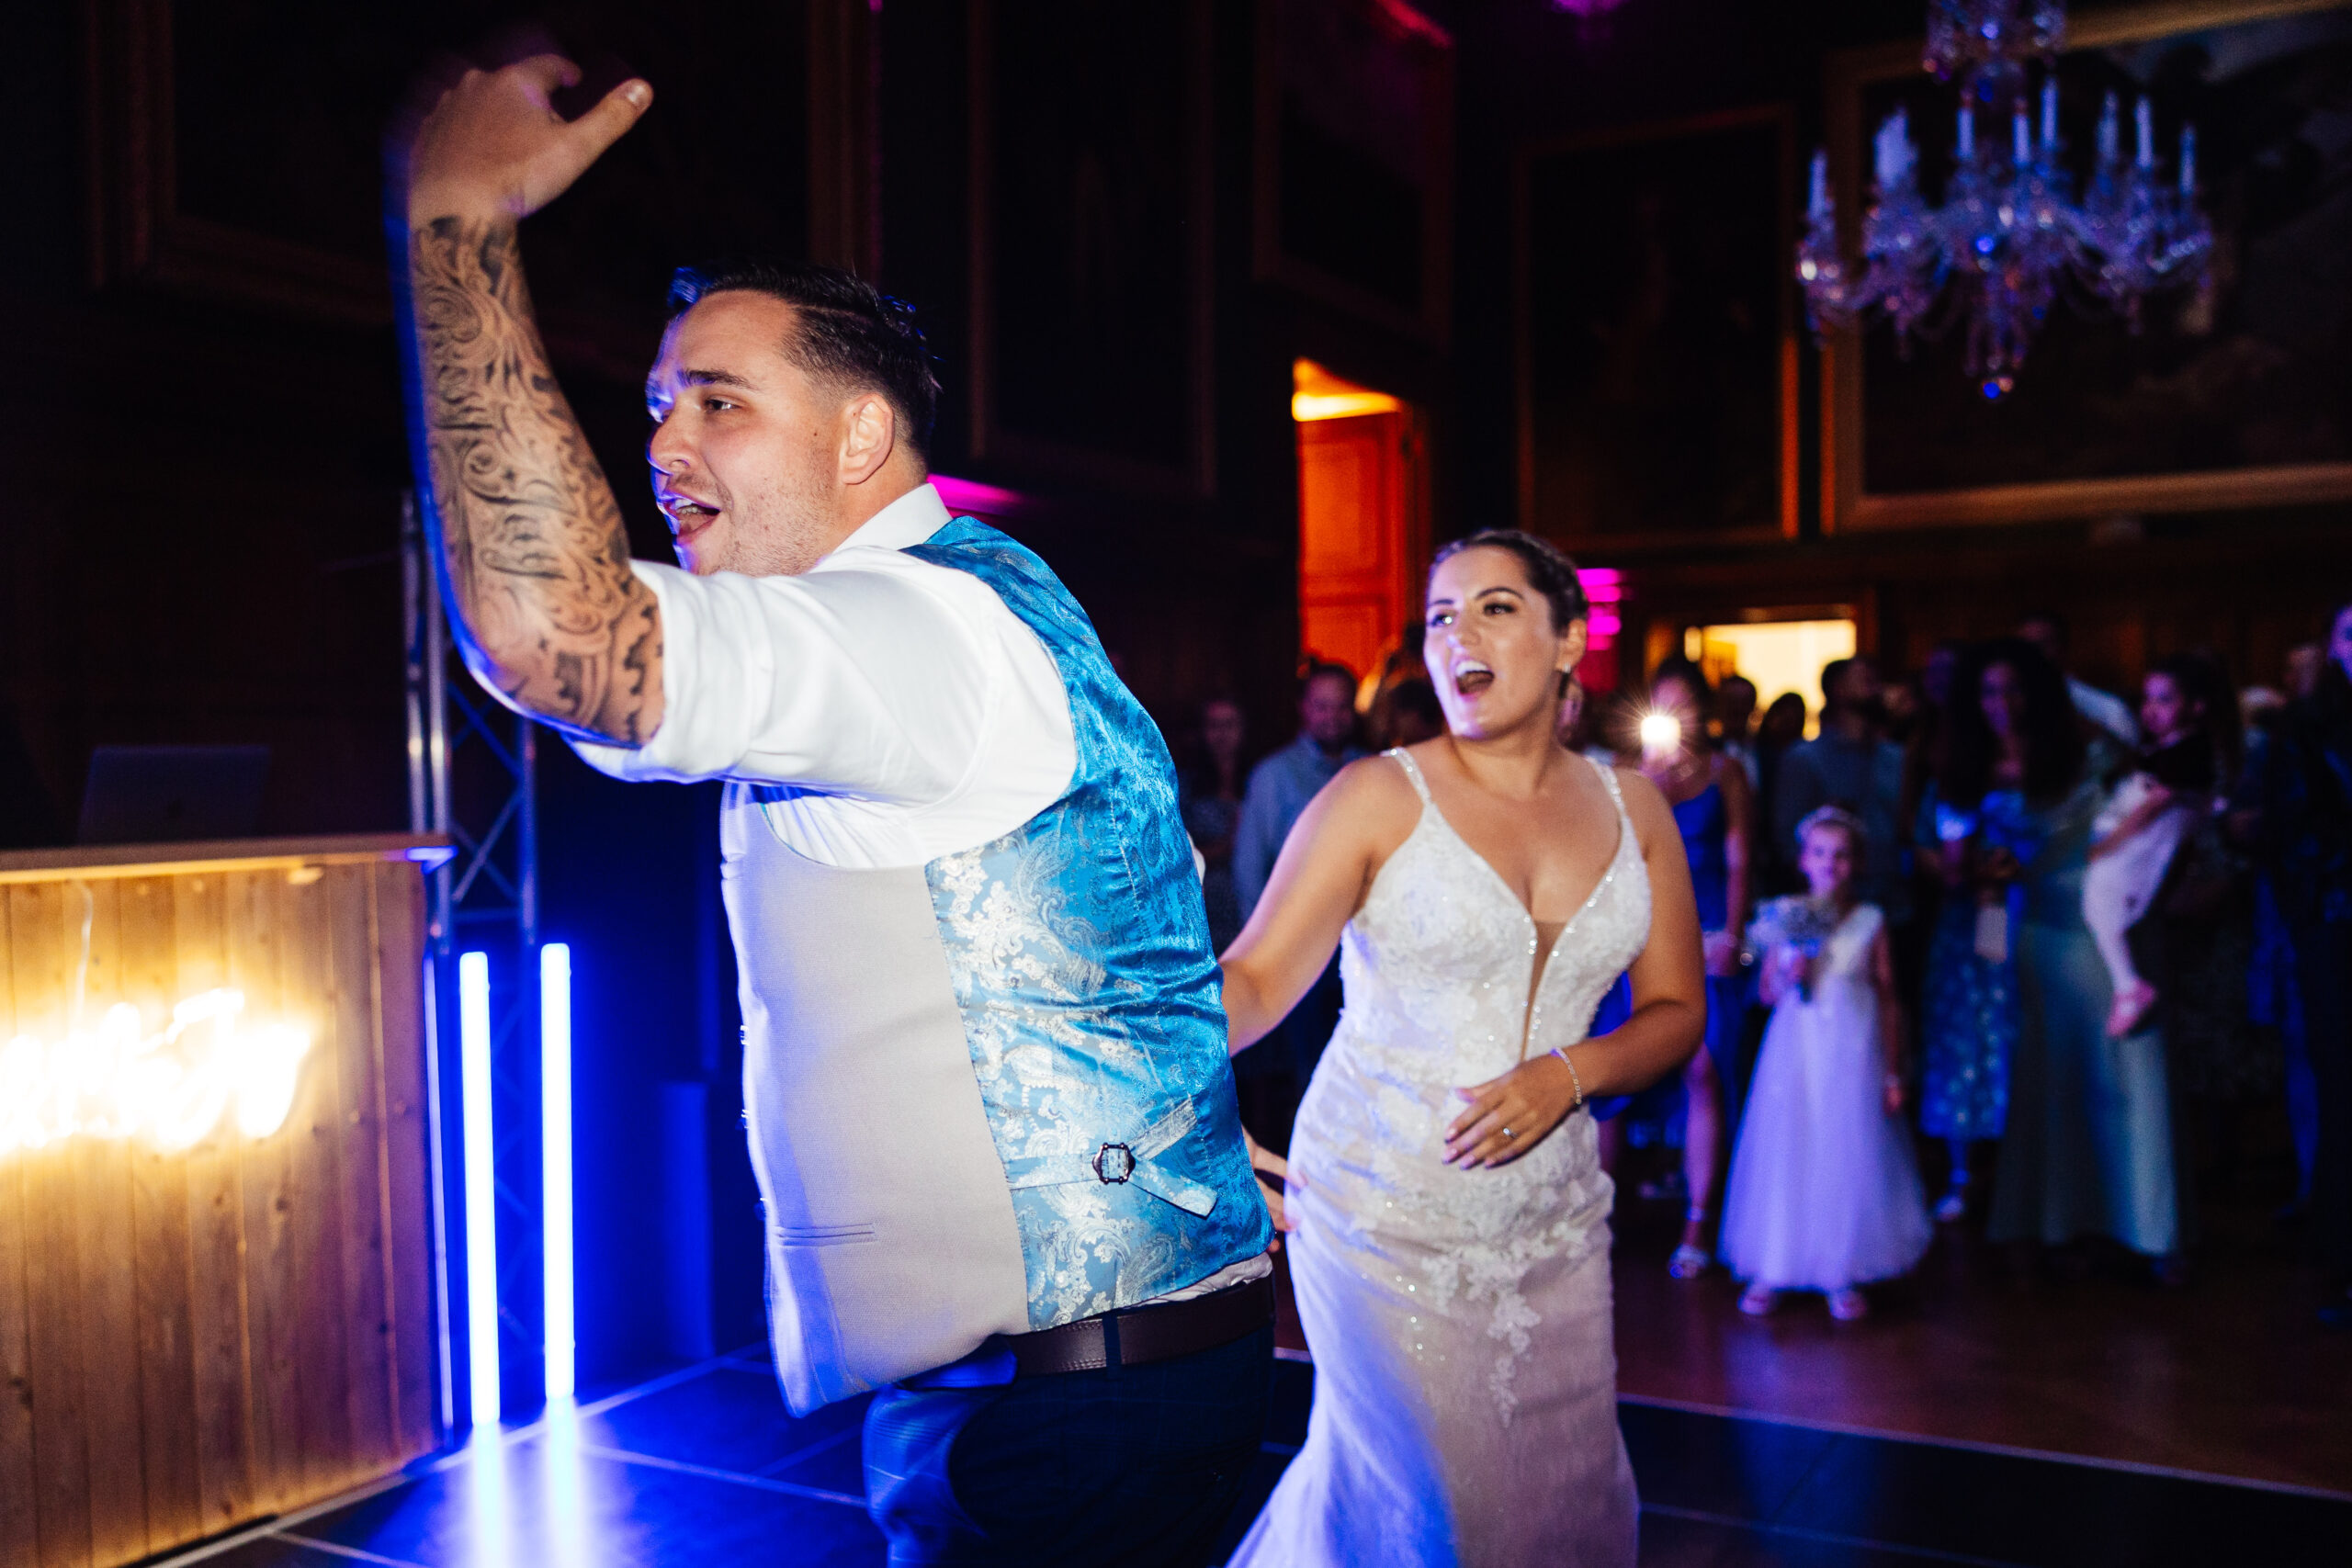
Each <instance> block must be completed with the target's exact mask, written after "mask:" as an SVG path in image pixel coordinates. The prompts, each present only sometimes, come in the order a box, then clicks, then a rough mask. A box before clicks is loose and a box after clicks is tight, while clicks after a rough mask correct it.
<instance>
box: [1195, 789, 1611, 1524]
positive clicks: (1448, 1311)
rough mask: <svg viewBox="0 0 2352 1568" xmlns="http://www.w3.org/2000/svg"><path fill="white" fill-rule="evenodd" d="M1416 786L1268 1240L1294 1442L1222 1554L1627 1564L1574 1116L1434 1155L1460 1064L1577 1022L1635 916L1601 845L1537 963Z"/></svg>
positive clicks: (1603, 1217)
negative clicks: (1283, 1293) (1519, 1142)
mask: <svg viewBox="0 0 2352 1568" xmlns="http://www.w3.org/2000/svg"><path fill="white" fill-rule="evenodd" d="M1388 755H1389V756H1391V757H1393V758H1395V759H1396V760H1397V763H1398V764H1399V765H1401V766H1402V767H1403V768H1404V770H1405V772H1406V774H1407V776H1408V777H1409V778H1410V779H1411V780H1412V784H1413V787H1414V789H1415V791H1417V792H1418V793H1419V795H1420V797H1421V816H1420V820H1419V823H1418V824H1416V825H1415V827H1414V829H1413V831H1412V834H1411V836H1409V837H1408V838H1407V839H1406V840H1405V842H1404V843H1403V844H1402V845H1400V846H1399V847H1398V848H1397V852H1396V853H1395V854H1393V855H1391V856H1390V857H1389V859H1388V862H1387V863H1386V864H1385V865H1384V866H1382V867H1381V870H1380V874H1379V875H1378V877H1376V878H1375V879H1374V882H1373V885H1372V891H1371V893H1370V894H1369V896H1367V897H1366V898H1365V899H1364V905H1363V909H1362V910H1361V911H1360V912H1359V913H1358V914H1357V916H1356V918H1355V919H1353V920H1351V921H1350V922H1349V924H1348V928H1347V931H1346V933H1345V934H1344V935H1343V936H1342V938H1341V940H1340V973H1341V975H1342V976H1344V978H1345V982H1346V988H1347V1009H1346V1011H1345V1013H1344V1014H1343V1015H1342V1016H1341V1018H1340V1027H1339V1031H1338V1032H1337V1033H1336V1034H1334V1035H1333V1036H1332V1039H1331V1043H1330V1046H1329V1049H1328V1050H1327V1051H1325V1053H1324V1055H1323V1061H1322V1065H1321V1066H1319V1067H1317V1069H1316V1073H1315V1081H1314V1082H1313V1084H1312V1085H1311V1086H1310V1087H1309V1088H1308V1089H1307V1092H1306V1100H1305V1103H1304V1104H1302V1105H1301V1107H1300V1108H1299V1114H1298V1125H1297V1129H1296V1131H1295V1134H1293V1136H1292V1141H1291V1154H1290V1157H1291V1162H1292V1165H1293V1168H1295V1169H1296V1170H1298V1171H1299V1172H1300V1173H1301V1174H1302V1175H1303V1176H1304V1177H1305V1179H1306V1188H1305V1190H1303V1191H1301V1192H1299V1193H1297V1194H1296V1195H1295V1196H1294V1197H1293V1198H1292V1199H1291V1200H1290V1202H1291V1205H1292V1209H1293V1212H1294V1213H1296V1214H1298V1215H1299V1217H1300V1220H1301V1222H1302V1224H1301V1229H1300V1230H1299V1231H1298V1233H1297V1234H1296V1235H1294V1236H1292V1237H1291V1238H1290V1239H1289V1241H1287V1242H1286V1243H1285V1244H1284V1245H1285V1249H1286V1250H1287V1251H1288V1253H1289V1255H1290V1269H1291V1279H1292V1281H1293V1283H1294V1284H1295V1286H1296V1288H1297V1293H1298V1310H1299V1316H1300V1319H1301V1321H1302V1322H1303V1324H1304V1325H1305V1327H1306V1337H1307V1343H1308V1345H1309V1346H1310V1347H1311V1348H1312V1350H1313V1353H1314V1357H1315V1404H1314V1410H1313V1413H1312V1415H1311V1416H1309V1418H1308V1422H1307V1433H1306V1447H1305V1448H1304V1449H1302V1450H1300V1451H1299V1454H1298V1457H1297V1458H1296V1459H1295V1460H1293V1461H1291V1465H1290V1468H1289V1469H1288V1471H1286V1472H1284V1473H1283V1479H1282V1482H1281V1484H1280V1485H1278V1486H1277V1487H1276V1488H1275V1490H1274V1495H1273V1496H1272V1499H1271V1500H1270V1501H1269V1502H1268V1503H1267V1505H1266V1508H1265V1511H1264V1513H1262V1514H1261V1515H1260V1516H1259V1518H1258V1520H1257V1523H1256V1524H1255V1525H1254V1526H1253V1527H1252V1528H1251V1529H1250V1534H1249V1536H1248V1538H1247V1539H1245V1540H1243V1541H1242V1543H1241V1547H1240V1550H1239V1551H1238V1552H1236V1553H1235V1555H1234V1557H1233V1559H1232V1562H1233V1563H1234V1564H1235V1565H1237V1568H1238V1565H1241V1564H1249V1565H1250V1568H1323V1565H1330V1568H1340V1565H1342V1564H1344V1565H1348V1568H1355V1565H1358V1564H1374V1563H1377V1564H1382V1565H1384V1568H1385V1565H1389V1564H1396V1565H1398V1568H1406V1565H1414V1568H1420V1565H1426V1568H1454V1565H1461V1568H1506V1565H1508V1568H1520V1565H1526V1568H1537V1565H1539V1564H1540V1565H1543V1568H1569V1565H1576V1564H1582V1565H1607V1568H1630V1565H1631V1564H1632V1562H1634V1529H1635V1508H1636V1505H1635V1500H1634V1475H1633V1471H1632V1468H1631V1467H1630V1466H1629V1465H1628V1464H1627V1462H1626V1459H1625V1446H1624V1442H1623V1438H1620V1436H1619V1435H1618V1430H1617V1357H1616V1348H1615V1344H1614V1338H1613V1336H1612V1333H1611V1321H1610V1283H1609V1209H1610V1199H1611V1191H1612V1189H1611V1184H1610V1180H1609V1178H1608V1176H1607V1175H1606V1174H1605V1173H1604V1172H1603V1171H1602V1170H1601V1168H1600V1151H1599V1147H1598V1144H1597V1142H1596V1139H1595V1135H1594V1130H1593V1123H1592V1118H1591V1117H1590V1116H1589V1115H1587V1114H1584V1113H1583V1112H1577V1114H1574V1115H1571V1116H1570V1117H1568V1118H1567V1120H1566V1121H1565V1122H1562V1123H1561V1124H1560V1125H1559V1126H1558V1127H1557V1128H1555V1129H1554V1131H1553V1132H1552V1134H1551V1135H1550V1136H1549V1137H1547V1138H1545V1139H1544V1141H1543V1142H1542V1143H1540V1144H1538V1145H1535V1147H1533V1148H1532V1149H1531V1150H1529V1151H1528V1152H1527V1153H1526V1154H1525V1155H1522V1156H1521V1157H1519V1158H1518V1159H1516V1160H1514V1161H1512V1162H1511V1163H1510V1164H1508V1165H1503V1166H1498V1167H1497V1168H1493V1169H1491V1170H1463V1169H1458V1168H1454V1167H1452V1166H1449V1165H1447V1164H1445V1163H1444V1140H1445V1129H1446V1127H1447V1125H1448V1124H1449V1123H1450V1122H1452V1121H1453V1118H1454V1117H1455V1116H1457V1115H1458V1114H1460V1112H1461V1111H1462V1109H1463V1106H1464V1102H1463V1101H1462V1100H1459V1099H1457V1098H1455V1096H1454V1093H1453V1091H1454V1090H1455V1089H1458V1088H1464V1087H1467V1086H1469V1085H1472V1084H1478V1083H1484V1082H1485V1081H1487V1079H1489V1078H1492V1077H1498V1076H1499V1075H1501V1074H1502V1073H1504V1072H1506V1071H1508V1070H1510V1067H1511V1066H1513V1065H1515V1064H1517V1063H1518V1062H1520V1061H1521V1060H1525V1059H1529V1058H1532V1057H1533V1056H1536V1055H1541V1054H1543V1053H1544V1052H1546V1051H1549V1050H1550V1049H1551V1048H1552V1047H1553V1046H1555V1045H1572V1044H1574V1043H1577V1041H1579V1040H1581V1039H1583V1038H1584V1035H1585V1031H1586V1030H1587V1028H1589V1025H1590V1023H1591V1021H1592V1015H1593V1010H1594V1009H1595V1008H1597V1007H1598V1006H1599V1005H1600V998H1601V997H1602V995H1603V994H1604V993H1605V992H1606V991H1607V990H1608V988H1609V987H1610V986H1611V985H1612V984H1613V983H1614V982H1615V981H1616V978H1617V976H1619V975H1620V974H1621V973H1622V972H1623V970H1624V968H1625V966H1626V965H1627V964H1631V963H1632V962H1633V960H1634V958H1635V957H1636V956H1637V955H1638V954H1639V953H1640V952H1641V950H1642V947H1643V945H1644V944H1645V942H1647V941H1648V939H1649V929H1650V887H1649V878H1648V875H1647V873H1646V871H1645V867H1644V864H1643V862H1642V854H1641V848H1640V845H1639V844H1638V843H1637V842H1636V841H1635V839H1634V826H1633V822H1632V820H1631V819H1630V818H1628V817H1627V816H1626V815H1625V807H1624V801H1623V797H1622V796H1621V795H1619V792H1618V785H1617V777H1616V774H1615V773H1612V772H1611V771H1610V770H1608V769H1606V768H1603V769H1601V770H1600V773H1601V777H1602V779H1603V780H1604V782H1605V783H1606V784H1607V785H1608V788H1609V794H1610V797H1611V799H1612V800H1614V801H1615V802H1616V804H1617V818H1618V845H1617V852H1616V854H1615V855H1614V857H1613V858H1611V861H1610V863H1609V869H1608V871H1607V872H1606V873H1604V874H1602V876H1601V878H1600V883H1599V885H1598V886H1595V887H1594V888H1593V891H1592V896H1591V897H1589V899H1587V900H1586V902H1585V904H1584V907H1583V908H1581V909H1579V910H1578V911H1577V914H1576V917H1575V918H1574V919H1571V920H1570V921H1569V922H1568V923H1567V925H1566V927H1565V928H1564V929H1563V930H1562V931H1561V933H1560V935H1559V937H1558V939H1557V940H1556V942H1555V943H1554V945H1553V949H1552V953H1551V955H1550V958H1549V959H1548V961H1546V962H1545V964H1544V971H1543V975H1542V978H1541V980H1540V982H1537V983H1536V986H1535V989H1534V992H1533V996H1532V1002H1531V998H1530V982H1531V980H1532V979H1533V978H1534V971H1533V968H1532V965H1533V964H1536V963H1537V962H1538V960H1539V956H1540V955H1539V953H1538V952H1537V948H1538V943H1539V938H1538V935H1537V932H1536V929H1535V923H1534V921H1533V920H1532V919H1531V918H1530V917H1529V916H1528V914H1527V911H1526V908H1525V907H1524V906H1523V905H1521V903H1520V901H1519V899H1518V898H1517V897H1515V896H1514V895H1513V894H1512V892H1511V890H1510V887H1509V886H1508V885H1506V884H1505V883H1504V881H1503V880H1502V878H1501V877H1500V876H1499V875H1498V874H1496V872H1495V870H1494V869H1493V867H1491V866H1489V865H1488V864H1487V863H1486V862H1485V861H1484V860H1482V859H1480V858H1479V856H1478V854H1477V852H1476V851H1474V850H1472V849H1471V848H1470V846H1469V845H1468V844H1467V843H1465V842H1464V840H1462V839H1461V837H1460V836H1459V835H1457V834H1456V833H1455V832H1454V831H1453V828H1452V827H1451V826H1449V825H1448V824H1447V822H1446V820H1445V818H1443V817H1442V816H1441V815H1440V814H1439V812H1438V809H1437V807H1435V806H1434V805H1433V804H1431V802H1430V795H1429V787H1428V785H1427V784H1425V783H1424V782H1423V780H1422V778H1421V775H1420V772H1419V768H1418V767H1416V766H1415V764H1414V762H1413V760H1412V758H1411V757H1410V756H1408V755H1407V754H1406V753H1405V752H1403V751H1391V752H1389V753H1388Z"/></svg>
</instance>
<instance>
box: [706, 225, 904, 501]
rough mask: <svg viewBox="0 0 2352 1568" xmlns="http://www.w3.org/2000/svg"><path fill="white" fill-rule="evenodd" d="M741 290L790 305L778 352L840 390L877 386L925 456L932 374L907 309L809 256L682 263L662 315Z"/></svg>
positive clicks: (849, 274)
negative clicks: (791, 321) (789, 333)
mask: <svg viewBox="0 0 2352 1568" xmlns="http://www.w3.org/2000/svg"><path fill="white" fill-rule="evenodd" d="M732 289H749V290H750V291H751V292H752V293H754V294H764V295H767V296H768V297H769V298H770V299H781V300H783V301H784V302H785V303H786V304H787V305H789V306H791V307H792V311H793V315H794V316H795V318H796V319H797V321H798V323H799V331H798V332H797V333H795V334H794V336H793V341H792V342H791V343H788V344H786V345H785V355H786V358H788V359H790V360H791V361H792V362H793V363H794V364H795V365H797V366H798V367H800V368H801V369H803V370H805V371H807V372H808V373H809V375H811V376H813V377H815V378H818V379H819V380H820V381H826V382H830V383H832V384H833V385H836V386H838V387H840V388H841V389H842V390H844V391H848V392H879V393H881V394H882V395H883V396H884V397H885V398H888V400H889V401H890V406H891V407H892V408H894V409H896V410H897V411H898V412H899V434H900V436H901V437H902V438H903V439H904V440H905V441H906V443H907V445H908V446H910V447H912V448H913V449H914V454H915V456H916V457H922V458H923V459H925V460H926V461H928V459H929V457H930V456H931V427H932V423H933V420H935V419H936V418H937V417H938V414H939V377H938V376H937V374H936V373H934V372H933V369H932V363H931V351H930V350H929V349H928V348H927V347H925V346H924V344H923V338H922V328H921V327H919V326H917V325H916V324H915V308H914V307H913V306H912V305H910V304H908V303H907V302H906V301H905V300H903V299H892V298H891V297H890V296H889V295H888V294H885V293H883V292H882V291H881V290H880V289H878V288H875V287H874V285H872V284H870V283H868V282H866V281H865V279H864V278H862V277H860V276H857V274H855V273H854V272H844V271H842V269H841V268H840V267H837V266H819V265H816V264H815V263H814V262H780V261H762V260H751V261H720V262H713V263H710V264H708V265H703V266H682V267H680V268H679V269H678V270H677V272H676V274H675V275H674V276H672V278H671V279H670V319H671V320H672V321H676V320H677V319H678V318H679V317H680V316H683V315H684V314H685V313H686V311H687V310H691V309H693V307H694V306H695V304H697V303H699V302H700V301H702V300H704V299H709V298H710V297H711V296H712V295H714V294H723V293H726V292H728V291H729V290H732Z"/></svg>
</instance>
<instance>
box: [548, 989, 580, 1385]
mask: <svg viewBox="0 0 2352 1568" xmlns="http://www.w3.org/2000/svg"><path fill="white" fill-rule="evenodd" d="M539 1158H540V1189H539V1190H540V1224H542V1225H543V1226H544V1227H545V1229H544V1232H543V1235H542V1237H541V1244H540V1247H539V1254H540V1257H541V1258H543V1259H544V1260H545V1262H546V1266H547V1280H546V1290H545V1292H544V1299H545V1301H546V1303H547V1306H546V1314H547V1375H548V1402H549V1403H553V1402H554V1401H556V1400H559V1399H569V1398H571V1394H572V1390H573V1385H574V1381H575V1374H574V1368H573V1342H574V1339H575V1335H574V1332H573V1318H572V1275H571V946H570V944H569V943H566V942H548V944H547V945H546V946H544V947H542V948H540V949H539Z"/></svg>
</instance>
